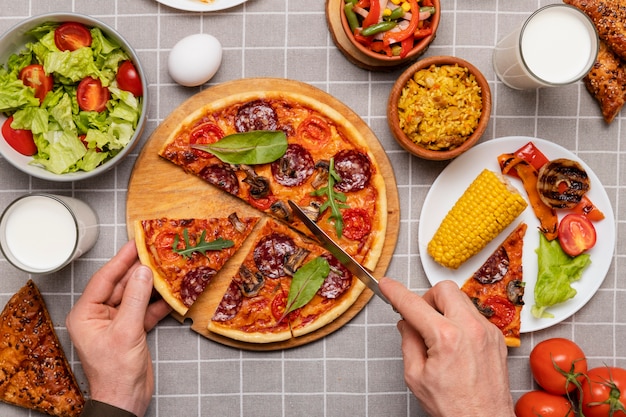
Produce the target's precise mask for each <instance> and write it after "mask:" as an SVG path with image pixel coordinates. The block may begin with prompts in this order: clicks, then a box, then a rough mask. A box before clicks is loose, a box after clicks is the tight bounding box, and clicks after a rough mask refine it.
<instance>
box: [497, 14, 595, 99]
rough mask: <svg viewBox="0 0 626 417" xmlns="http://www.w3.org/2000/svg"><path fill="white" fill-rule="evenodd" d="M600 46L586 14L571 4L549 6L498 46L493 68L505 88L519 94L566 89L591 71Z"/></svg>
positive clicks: (533, 15) (530, 18) (532, 16)
mask: <svg viewBox="0 0 626 417" xmlns="http://www.w3.org/2000/svg"><path fill="white" fill-rule="evenodd" d="M598 46H599V40H598V34H597V32H596V29H595V27H594V25H593V22H592V21H591V19H589V17H588V16H587V15H586V14H585V13H583V12H582V11H580V10H578V9H577V8H575V7H573V6H570V5H568V4H550V5H548V6H545V7H542V8H541V9H539V10H537V11H535V12H534V13H533V14H532V15H531V16H530V17H529V18H528V19H527V20H526V21H525V22H524V23H523V24H522V25H521V26H520V27H519V28H518V29H517V30H515V31H513V32H512V33H510V34H509V35H507V36H506V37H504V38H503V39H502V40H501V41H500V42H499V43H498V44H497V45H496V47H495V49H494V52H493V67H494V70H495V72H496V75H497V76H498V78H499V79H500V80H501V81H502V82H503V83H504V84H505V85H507V86H509V87H511V88H514V89H518V90H523V89H534V88H541V87H556V86H561V85H567V84H571V83H574V82H576V81H578V80H580V79H581V78H583V77H584V76H585V75H586V74H587V73H588V72H589V71H590V70H591V67H592V66H593V64H594V63H595V60H596V57H597V55H598Z"/></svg>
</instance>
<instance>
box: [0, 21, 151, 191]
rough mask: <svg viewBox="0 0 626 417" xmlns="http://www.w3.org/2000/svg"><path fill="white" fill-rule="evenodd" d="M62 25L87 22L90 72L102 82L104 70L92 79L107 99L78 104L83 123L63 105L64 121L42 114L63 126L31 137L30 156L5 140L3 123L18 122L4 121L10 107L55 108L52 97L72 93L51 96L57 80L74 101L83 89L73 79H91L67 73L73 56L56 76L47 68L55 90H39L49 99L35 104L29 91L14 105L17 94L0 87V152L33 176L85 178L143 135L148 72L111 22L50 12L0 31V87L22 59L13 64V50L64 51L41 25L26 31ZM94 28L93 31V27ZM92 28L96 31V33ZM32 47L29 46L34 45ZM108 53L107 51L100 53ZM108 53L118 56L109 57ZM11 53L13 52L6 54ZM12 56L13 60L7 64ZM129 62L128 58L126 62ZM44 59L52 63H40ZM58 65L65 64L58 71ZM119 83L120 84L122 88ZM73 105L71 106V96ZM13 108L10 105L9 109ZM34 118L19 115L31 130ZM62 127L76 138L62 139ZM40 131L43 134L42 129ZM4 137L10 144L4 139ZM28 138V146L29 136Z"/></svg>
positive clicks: (102, 169)
mask: <svg viewBox="0 0 626 417" xmlns="http://www.w3.org/2000/svg"><path fill="white" fill-rule="evenodd" d="M63 23H72V24H78V25H77V26H82V27H84V28H86V29H87V31H88V32H87V33H91V34H93V42H91V49H92V50H93V51H94V52H93V55H94V56H96V57H97V59H94V60H93V64H90V65H93V66H94V67H95V68H96V69H95V71H96V73H98V74H104V73H107V72H108V75H107V76H106V77H108V80H107V81H103V82H101V80H104V79H105V78H106V77H105V76H104V75H103V76H102V77H100V76H98V77H97V78H99V79H98V82H99V83H100V87H102V86H104V87H106V92H107V96H108V100H107V99H106V98H105V99H104V100H103V104H102V106H105V107H101V108H91V107H87V108H83V106H82V104H79V105H78V106H79V107H80V109H81V116H80V117H81V120H82V122H77V121H76V116H75V117H74V121H72V118H71V115H69V112H70V111H69V110H67V111H66V112H65V114H66V115H67V116H68V117H69V119H66V121H58V120H62V119H61V117H62V116H61V115H59V114H55V115H54V116H53V117H49V118H48V120H51V119H53V118H54V120H55V121H58V124H60V125H62V131H63V134H60V133H59V134H57V133H56V131H55V134H54V135H47V136H45V138H46V140H45V142H44V144H43V145H42V142H41V141H40V140H39V139H37V138H36V139H35V143H36V144H37V145H36V146H37V148H35V149H34V150H33V151H31V152H30V153H31V154H30V155H29V152H24V151H22V152H18V150H16V148H15V139H13V138H9V136H11V133H12V131H11V130H9V129H8V127H6V126H5V125H7V126H9V125H11V126H12V127H13V128H15V129H18V127H16V126H15V123H13V124H12V123H5V122H7V119H8V118H9V117H12V114H13V113H14V112H15V111H16V110H19V111H21V112H22V113H21V115H24V114H26V112H28V111H30V109H28V107H32V108H33V112H37V111H39V110H40V109H39V107H44V106H45V107H46V108H47V109H48V108H49V109H52V108H53V107H56V108H61V106H60V105H59V104H58V103H61V102H62V100H67V102H69V100H71V99H68V98H65V97H62V93H59V95H58V96H56V94H52V93H57V92H58V90H59V86H60V85H62V87H63V88H64V89H65V90H66V91H71V92H73V91H76V93H68V94H67V95H68V97H71V96H72V94H75V97H77V98H78V100H77V101H78V102H79V103H80V101H81V94H80V91H79V90H80V87H79V85H80V84H81V82H82V81H85V80H86V79H87V78H90V79H93V76H89V77H88V76H84V75H79V77H83V78H82V81H81V80H77V79H73V78H72V77H74V75H73V74H72V73H71V72H68V71H72V70H71V69H67V68H79V67H80V66H81V65H82V64H76V63H75V62H72V65H69V64H66V65H65V68H66V69H65V72H64V73H63V75H61V76H59V75H58V73H54V74H53V80H54V81H53V82H54V87H53V90H52V91H50V92H49V93H47V94H46V93H44V97H45V98H46V100H49V96H51V95H54V96H55V97H54V100H55V101H54V103H55V104H54V105H49V104H47V103H46V102H44V101H43V98H42V99H40V100H39V102H37V101H35V102H34V103H33V102H32V97H31V98H30V99H29V104H24V101H23V100H22V101H19V100H18V102H19V104H18V105H15V104H11V103H15V101H14V100H15V98H14V97H11V94H13V91H14V90H13V89H12V88H3V90H4V91H0V125H1V126H3V131H2V137H0V154H1V155H2V157H3V158H4V159H6V160H7V161H8V162H9V163H10V164H11V165H13V166H14V167H15V168H17V169H19V170H20V171H22V172H24V173H26V174H28V175H30V176H32V177H36V178H39V179H43V180H47V181H55V182H71V181H79V180H84V179H87V178H92V177H95V176H97V175H100V174H102V173H104V172H106V171H109V170H110V169H112V168H113V167H115V166H116V165H117V164H118V163H120V162H121V161H122V160H123V159H124V158H125V157H126V156H127V155H128V154H129V153H130V152H131V151H132V150H133V148H134V147H135V146H136V144H137V143H138V142H139V138H140V137H141V135H142V132H143V129H144V127H145V124H146V121H147V116H146V109H147V108H148V87H147V80H146V75H145V73H144V70H143V68H142V66H141V62H140V60H139V57H138V56H137V54H136V52H135V51H134V49H133V48H132V47H131V45H130V44H129V43H128V41H127V40H126V39H124V37H122V35H120V34H119V32H117V31H116V30H115V29H113V28H112V27H110V26H108V25H107V24H105V23H103V22H101V21H99V20H96V19H94V18H92V17H90V16H86V15H82V14H77V13H49V14H43V15H38V16H34V17H31V18H29V19H26V20H24V21H22V22H21V23H19V24H17V25H15V26H13V27H12V28H11V29H9V30H8V31H7V32H6V33H4V34H3V35H2V37H0V86H2V85H5V86H8V85H15V84H7V83H10V82H15V75H13V79H11V78H10V77H8V78H7V73H11V72H12V71H13V73H15V72H16V71H20V70H19V68H21V66H23V65H24V64H19V63H18V64H16V63H15V62H14V61H15V56H16V55H15V54H19V53H20V52H22V51H24V50H25V49H26V45H27V44H30V45H31V49H35V48H40V47H41V48H43V47H44V46H45V47H48V49H49V50H50V51H51V52H50V53H49V54H50V55H51V54H52V53H53V52H54V53H56V54H61V53H63V54H65V53H69V52H68V51H67V50H61V49H57V48H60V47H59V46H58V41H56V40H55V38H54V36H55V34H56V33H47V35H46V34H43V33H44V29H41V32H40V34H37V36H35V35H34V34H33V33H32V30H33V29H35V28H45V27H46V26H48V25H49V27H51V28H53V27H55V26H58V24H63ZM97 29H99V32H98V31H97ZM53 30H54V29H51V30H50V32H52V31H53ZM94 30H96V31H95V32H94ZM99 33H101V34H102V36H99ZM72 35H75V36H78V35H76V33H75V32H74V33H72ZM72 35H70V40H72V39H71V36H72ZM46 39H47V41H46ZM90 41H91V37H90ZM46 42H47V43H46ZM55 44H56V46H55ZM32 45H35V46H34V47H32ZM118 46H119V48H118ZM83 49H88V48H83ZM96 49H97V51H96ZM70 51H73V50H70ZM73 53H74V52H72V54H73ZM106 53H108V54H109V55H105V54H106ZM114 54H117V55H118V56H113V55H114ZM12 56H13V58H11V57H12ZM38 56H39V55H38ZM58 56H60V55H58ZM10 60H11V61H12V62H9V61H10ZM127 61H128V63H126V62H127ZM124 63H126V69H127V71H126V72H124V74H126V75H125V80H126V81H120V78H119V77H118V75H120V74H122V72H123V71H122V67H124ZM131 64H132V65H131ZM46 65H52V64H49V63H46ZM59 66H60V67H61V68H63V66H62V64H59ZM99 66H101V67H99ZM16 68H17V69H16ZM59 71H63V70H62V69H61V70H59ZM46 75H48V74H46ZM20 78H24V76H23V75H22V71H20ZM7 80H8V81H7ZM128 80H132V81H130V83H131V84H132V85H133V86H134V88H128V87H126V86H127V85H128V84H129V81H128ZM19 82H20V80H19V79H18V80H17V83H19ZM107 84H108V85H107ZM124 84H126V85H125V86H124V87H123V85H124ZM18 87H19V85H18ZM83 88H84V89H83V91H87V90H88V89H89V88H90V85H89V83H87V84H86V86H85V87H83ZM18 90H19V88H18ZM131 90H132V91H135V92H134V93H130V92H129V91H131ZM85 96H87V97H92V96H90V95H89V94H87V93H85ZM35 97H37V91H36V92H35ZM61 97H62V98H61ZM57 100H58V103H57ZM90 100H91V99H90ZM7 102H8V104H7ZM39 103H41V104H39ZM72 105H73V106H74V107H76V102H74V104H72ZM72 105H68V106H67V107H68V108H71V106H72ZM12 106H13V108H11V107H12ZM25 109H26V110H25ZM52 112H53V110H50V113H52ZM74 113H75V112H74ZM39 114H41V113H39ZM16 116H17V115H16ZM20 117H23V116H20ZM33 119H34V121H31V120H30V119H24V118H23V119H22V120H23V123H31V124H30V126H33V128H32V129H30V130H32V131H33V132H35V130H37V128H35V127H34V126H36V121H37V119H36V118H35V117H33ZM43 119H44V120H45V119H46V118H45V117H44V118H43ZM24 120H26V121H24ZM68 120H69V121H68ZM40 121H41V120H40ZM42 123H44V122H42ZM81 123H84V126H80V125H81ZM67 124H69V125H70V127H69V128H67ZM49 129H51V128H49V127H46V126H44V127H40V128H39V133H41V132H49V131H50V130H49ZM22 130H24V129H22ZM27 130H28V129H27ZM85 130H87V134H86V138H85V134H84V131H85ZM67 131H71V132H72V134H73V135H74V136H73V138H72V139H71V140H67V141H64V140H65V139H66V138H65V136H64V134H65V132H67ZM81 133H82V134H81ZM43 134H44V135H45V134H46V133H43ZM35 136H36V135H35ZM40 137H41V136H40ZM77 138H78V139H77ZM9 141H10V142H11V143H12V144H13V145H11V144H9ZM30 142H31V144H32V141H30ZM79 145H83V148H82V149H81V148H80V146H79ZM18 149H19V146H18ZM42 149H43V150H42ZM86 150H88V151H89V152H88V155H87V154H85V152H86ZM33 153H34V155H33ZM82 154H85V156H83V157H82V158H80V156H78V158H80V159H78V160H77V161H76V162H69V161H74V159H71V158H77V155H82Z"/></svg>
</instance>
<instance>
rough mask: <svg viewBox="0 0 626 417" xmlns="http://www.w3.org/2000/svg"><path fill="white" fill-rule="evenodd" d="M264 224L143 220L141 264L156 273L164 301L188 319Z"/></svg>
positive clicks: (139, 224)
mask: <svg viewBox="0 0 626 417" xmlns="http://www.w3.org/2000/svg"><path fill="white" fill-rule="evenodd" d="M258 220H259V218H258V217H244V218H239V217H238V216H237V214H236V213H232V214H231V215H230V216H228V218H208V219H169V218H160V219H149V220H138V221H136V222H135V225H134V227H135V242H136V244H137V252H138V254H139V259H140V260H141V262H142V263H143V264H144V265H147V266H149V267H150V269H152V272H153V275H154V287H155V288H156V289H157V291H158V292H159V293H160V294H161V296H162V297H163V299H165V300H166V301H167V302H168V304H170V306H172V308H173V309H174V310H175V311H176V312H177V313H179V314H181V315H185V314H186V313H187V311H188V310H189V307H191V305H192V304H193V303H194V302H195V301H196V299H197V298H198V296H199V295H200V294H201V293H202V292H203V291H204V289H205V288H206V286H207V285H208V283H209V282H210V281H211V279H212V278H213V276H215V274H217V272H218V271H219V270H220V269H222V267H223V266H224V265H225V264H226V262H227V261H228V260H229V259H230V258H231V257H232V256H233V255H234V254H235V252H236V251H237V250H238V249H239V248H240V247H241V245H242V244H243V242H244V240H245V239H246V237H248V235H249V234H250V232H251V231H252V229H253V228H254V226H255V225H256V223H257V222H258Z"/></svg>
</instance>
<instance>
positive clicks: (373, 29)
mask: <svg viewBox="0 0 626 417" xmlns="http://www.w3.org/2000/svg"><path fill="white" fill-rule="evenodd" d="M396 25H397V23H396V22H379V23H376V24H374V25H372V26H368V27H366V28H365V29H363V30H362V31H361V35H363V36H372V35H376V34H377V33H382V32H387V31H388V30H391V29H393V28H395V27H396Z"/></svg>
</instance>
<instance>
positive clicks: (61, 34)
mask: <svg viewBox="0 0 626 417" xmlns="http://www.w3.org/2000/svg"><path fill="white" fill-rule="evenodd" d="M54 43H55V44H56V46H57V48H59V49H60V50H61V51H75V50H77V49H79V48H84V47H86V46H91V32H89V29H87V27H86V26H85V25H83V24H81V23H76V22H67V23H63V24H62V25H60V26H59V27H58V28H56V29H55V31H54Z"/></svg>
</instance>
